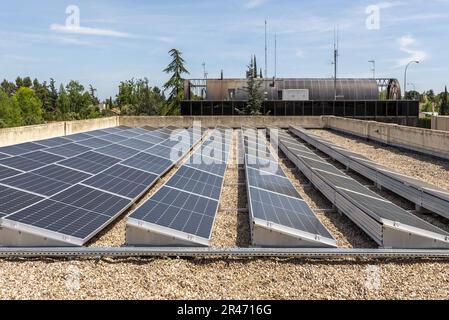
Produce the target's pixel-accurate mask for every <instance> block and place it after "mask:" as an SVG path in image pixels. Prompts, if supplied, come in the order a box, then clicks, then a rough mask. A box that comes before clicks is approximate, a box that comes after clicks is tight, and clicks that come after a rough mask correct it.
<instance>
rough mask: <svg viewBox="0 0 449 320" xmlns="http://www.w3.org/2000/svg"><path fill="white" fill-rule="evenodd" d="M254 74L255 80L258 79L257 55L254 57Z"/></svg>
mask: <svg viewBox="0 0 449 320" xmlns="http://www.w3.org/2000/svg"><path fill="white" fill-rule="evenodd" d="M253 74H254V78H257V58H256V55H254V64H253Z"/></svg>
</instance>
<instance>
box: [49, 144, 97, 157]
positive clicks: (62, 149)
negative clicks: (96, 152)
mask: <svg viewBox="0 0 449 320" xmlns="http://www.w3.org/2000/svg"><path fill="white" fill-rule="evenodd" d="M89 150H91V148H89V147H85V146H82V145H79V144H76V143H69V144H65V145H62V146H59V147H55V148H50V149H46V150H45V151H46V152H49V153H53V154H56V155H59V156H62V157H65V158H71V157H74V156H77V155H79V154H82V153H84V152H87V151H89Z"/></svg>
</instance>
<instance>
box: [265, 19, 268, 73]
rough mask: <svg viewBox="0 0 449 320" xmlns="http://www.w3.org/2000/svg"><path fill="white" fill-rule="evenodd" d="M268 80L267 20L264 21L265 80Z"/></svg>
mask: <svg viewBox="0 0 449 320" xmlns="http://www.w3.org/2000/svg"><path fill="white" fill-rule="evenodd" d="M266 78H268V43H267V20H265V79H266Z"/></svg>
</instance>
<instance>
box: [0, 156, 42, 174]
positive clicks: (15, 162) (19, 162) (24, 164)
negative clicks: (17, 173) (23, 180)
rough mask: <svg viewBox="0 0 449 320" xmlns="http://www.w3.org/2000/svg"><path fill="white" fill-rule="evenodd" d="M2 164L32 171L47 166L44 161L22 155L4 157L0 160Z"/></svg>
mask: <svg viewBox="0 0 449 320" xmlns="http://www.w3.org/2000/svg"><path fill="white" fill-rule="evenodd" d="M0 164H2V165H4V166H6V167H10V168H13V169H17V170H22V171H32V170H35V169H38V168H41V167H43V166H45V164H44V163H42V162H37V161H33V160H31V159H27V158H24V157H21V156H18V157H11V158H6V159H2V160H0Z"/></svg>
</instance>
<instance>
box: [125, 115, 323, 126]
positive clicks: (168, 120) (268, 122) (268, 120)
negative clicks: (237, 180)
mask: <svg viewBox="0 0 449 320" xmlns="http://www.w3.org/2000/svg"><path fill="white" fill-rule="evenodd" d="M194 121H200V122H201V123H202V124H203V126H204V127H215V126H225V127H232V128H240V127H241V126H243V125H244V126H250V127H259V128H263V127H269V126H278V127H285V128H288V127H289V126H290V125H296V126H303V127H305V128H322V127H323V120H322V117H264V116H261V117H250V116H249V117H245V116H235V117H234V116H217V117H190V116H183V117H120V118H119V124H120V125H122V126H129V127H142V126H153V127H163V126H176V127H189V126H191V125H192V124H193V122H194Z"/></svg>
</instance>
